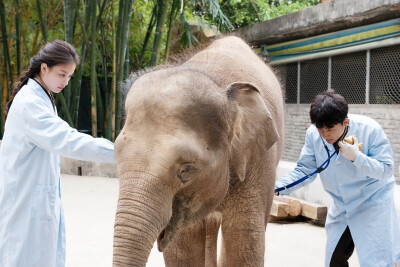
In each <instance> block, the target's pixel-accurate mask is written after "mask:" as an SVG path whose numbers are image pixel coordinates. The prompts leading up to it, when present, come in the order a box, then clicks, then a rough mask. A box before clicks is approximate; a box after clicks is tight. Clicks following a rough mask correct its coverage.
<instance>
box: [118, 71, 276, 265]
mask: <svg viewBox="0 0 400 267" xmlns="http://www.w3.org/2000/svg"><path fill="white" fill-rule="evenodd" d="M125 107H126V114H127V117H126V120H125V125H124V127H123V129H122V131H121V133H120V135H119V136H118V138H117V140H116V142H115V155H116V161H117V168H118V174H119V178H120V193H119V201H118V208H117V214H116V221H115V232H114V264H115V265H119V264H122V265H129V264H132V265H135V266H145V264H146V261H147V258H148V256H149V253H150V251H151V248H152V246H153V243H154V241H155V240H156V239H157V240H158V248H159V250H160V251H163V249H164V248H165V247H166V246H167V245H168V243H169V242H170V241H171V240H172V239H173V238H174V236H175V234H176V232H177V231H178V230H179V229H180V228H181V227H182V226H184V225H189V224H192V223H196V222H198V221H200V220H202V219H203V218H204V217H205V216H206V215H207V214H209V213H210V212H211V211H213V210H214V209H215V208H216V207H217V206H218V205H219V204H220V203H221V202H222V200H223V199H224V197H225V196H226V194H227V191H228V188H229V183H230V172H234V173H235V174H236V175H234V176H235V177H238V178H239V179H240V180H243V179H244V177H245V173H246V166H247V161H248V160H250V159H249V157H250V156H249V155H250V154H251V153H249V152H248V150H249V149H247V146H248V145H249V144H250V143H252V142H256V143H257V144H259V145H262V146H265V149H268V148H269V147H270V146H271V145H272V144H273V143H274V142H275V141H276V140H277V138H278V135H277V132H276V127H275V124H274V123H273V120H272V119H271V115H270V113H269V111H268V109H267V108H266V106H265V104H264V101H263V100H262V98H261V96H260V93H259V92H258V90H257V89H256V88H255V86H254V85H252V84H248V83H235V84H232V85H230V86H228V87H227V88H221V87H220V86H219V85H218V84H216V83H215V82H214V81H213V80H212V79H210V77H208V75H205V74H203V73H201V72H198V71H195V70H190V69H182V68H181V69H178V70H173V69H172V70H171V69H166V70H160V71H156V72H152V73H149V74H145V75H144V76H142V77H140V78H139V79H138V80H136V81H135V82H134V84H133V85H132V87H131V89H130V91H129V93H128V95H127V99H126V103H125ZM248 118H251V122H250V123H248V121H249V119H248ZM246 121H247V122H246ZM251 127H255V128H254V129H253V130H251V131H249V129H248V128H251ZM260 140H262V141H260ZM264 140H266V141H265V142H264ZM263 149H264V148H263ZM230 162H231V164H230Z"/></svg>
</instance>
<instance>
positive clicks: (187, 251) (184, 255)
mask: <svg viewBox="0 0 400 267" xmlns="http://www.w3.org/2000/svg"><path fill="white" fill-rule="evenodd" d="M205 248H206V226H205V220H203V221H202V222H201V223H199V224H196V225H192V226H189V227H185V228H184V229H181V230H179V232H178V233H177V235H176V237H175V238H174V240H172V241H171V243H169V244H168V246H167V248H166V249H165V250H164V252H163V254H164V261H165V266H167V267H168V266H173V267H184V266H188V267H189V266H190V267H192V266H194V267H196V266H199V267H200V266H201V267H204V266H205Z"/></svg>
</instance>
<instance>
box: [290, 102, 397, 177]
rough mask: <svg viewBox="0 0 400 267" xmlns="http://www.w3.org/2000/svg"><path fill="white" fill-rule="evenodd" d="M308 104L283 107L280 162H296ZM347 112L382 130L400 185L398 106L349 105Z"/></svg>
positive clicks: (307, 118)
mask: <svg viewBox="0 0 400 267" xmlns="http://www.w3.org/2000/svg"><path fill="white" fill-rule="evenodd" d="M309 110H310V105H309V104H301V105H298V104H286V105H285V146H284V152H283V156H282V160H285V161H291V162H296V161H297V159H298V157H299V155H300V151H301V148H302V147H303V144H304V139H305V133H306V130H307V128H308V127H309V126H310V118H309V115H308V112H309ZM349 112H350V113H354V114H361V115H366V116H369V117H371V118H373V119H375V120H376V121H377V122H378V123H379V124H380V125H381V126H382V128H383V129H384V131H385V133H386V135H387V136H388V138H389V141H390V143H391V146H392V150H393V159H394V164H395V176H396V180H397V182H398V183H400V175H399V172H398V171H397V170H399V165H400V133H399V131H400V105H349Z"/></svg>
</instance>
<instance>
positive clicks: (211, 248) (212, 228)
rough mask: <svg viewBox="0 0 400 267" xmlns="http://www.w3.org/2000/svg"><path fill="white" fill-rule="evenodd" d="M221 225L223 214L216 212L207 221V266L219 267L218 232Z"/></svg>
mask: <svg viewBox="0 0 400 267" xmlns="http://www.w3.org/2000/svg"><path fill="white" fill-rule="evenodd" d="M220 224H221V214H220V213H217V212H214V213H212V214H210V215H208V216H207V219H206V265H205V266H207V267H209V266H210V267H216V266H217V242H218V230H219V226H220Z"/></svg>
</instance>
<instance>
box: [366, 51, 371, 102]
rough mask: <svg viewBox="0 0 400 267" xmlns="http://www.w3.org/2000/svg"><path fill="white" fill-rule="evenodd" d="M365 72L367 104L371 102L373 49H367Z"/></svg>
mask: <svg viewBox="0 0 400 267" xmlns="http://www.w3.org/2000/svg"><path fill="white" fill-rule="evenodd" d="M365 65H366V73H365V104H369V90H370V74H371V50H370V49H368V50H367V62H366V64H365Z"/></svg>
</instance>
